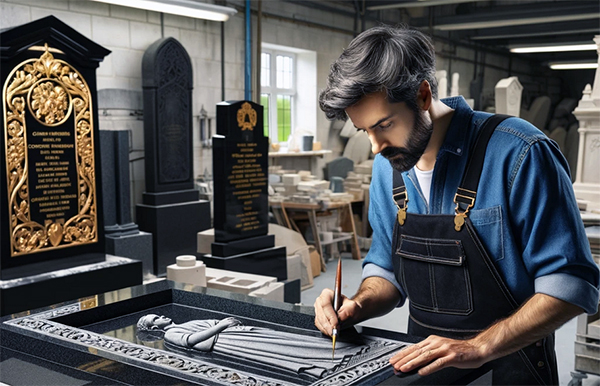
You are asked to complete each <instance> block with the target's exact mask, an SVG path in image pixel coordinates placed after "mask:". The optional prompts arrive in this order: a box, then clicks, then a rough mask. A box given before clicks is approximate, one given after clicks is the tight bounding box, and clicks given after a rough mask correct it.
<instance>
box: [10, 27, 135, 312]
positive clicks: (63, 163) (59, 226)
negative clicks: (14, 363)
mask: <svg viewBox="0 0 600 386" xmlns="http://www.w3.org/2000/svg"><path fill="white" fill-rule="evenodd" d="M0 46H1V47H0V56H1V66H0V73H1V82H2V85H3V93H2V104H3V109H2V111H3V113H2V116H1V118H0V119H1V121H0V122H1V124H2V127H3V130H4V135H2V136H0V159H1V160H2V167H1V168H0V169H1V171H0V218H1V221H0V291H1V292H0V293H1V294H2V300H1V302H2V303H3V304H2V313H3V314H4V313H6V312H9V311H13V312H14V311H15V309H14V308H13V309H11V310H9V309H7V308H6V304H7V303H11V302H12V301H13V300H15V299H19V302H15V304H16V307H17V308H19V307H21V309H28V308H30V306H31V304H37V305H44V304H49V303H43V304H40V303H39V299H33V298H32V297H34V296H35V295H36V294H35V293H34V292H33V291H32V290H31V288H33V287H30V286H31V285H33V284H35V286H36V287H35V288H37V290H38V291H44V292H46V293H53V292H55V293H57V294H58V292H59V291H54V290H55V289H56V286H60V283H61V280H48V277H47V276H48V275H50V276H52V277H69V279H68V280H71V282H70V283H71V284H73V285H76V286H77V287H76V288H73V289H72V291H70V292H69V293H66V294H65V293H63V294H62V295H61V296H63V295H64V296H68V297H67V298H64V297H58V295H57V296H54V297H52V296H48V295H46V294H44V298H45V299H46V300H47V301H48V302H57V301H62V300H67V299H71V298H75V297H78V296H85V295H89V294H91V293H95V292H97V291H107V290H112V289H116V288H121V287H116V286H115V285H116V284H115V283H117V282H119V280H114V281H108V280H105V283H104V284H101V283H100V284H99V285H97V284H98V283H96V284H92V283H90V282H85V280H83V279H82V278H83V276H81V275H80V274H81V272H82V271H86V272H88V273H89V271H90V270H92V271H94V272H96V273H100V272H101V271H102V268H101V265H102V264H103V263H104V262H105V260H106V256H105V254H104V253H105V247H104V220H103V216H102V189H101V184H99V183H98V181H99V177H100V147H99V136H98V125H97V122H98V112H97V108H96V68H97V67H98V64H99V63H100V62H101V61H102V60H103V58H104V57H105V56H106V55H108V54H109V53H110V51H108V50H106V49H105V48H103V47H101V46H99V45H98V44H96V43H94V42H93V41H91V40H89V39H88V38H86V37H85V36H83V35H81V34H79V33H78V32H77V31H75V30H74V29H72V28H71V27H69V26H67V25H66V24H64V23H63V22H61V21H60V20H58V19H57V18H55V17H53V16H48V17H46V18H43V19H40V20H37V21H33V22H31V23H28V24H24V25H21V26H18V27H14V28H10V29H7V30H4V31H2V32H1V33H0ZM98 264H99V265H98ZM135 265H136V266H137V267H138V268H139V276H138V277H135V276H136V275H133V276H131V277H130V278H129V279H127V280H125V281H123V282H121V284H125V285H134V284H139V283H141V264H139V263H137V262H136V263H135ZM84 266H86V267H87V268H82V267H84ZM90 266H93V267H92V268H90ZM59 270H63V271H62V272H60V273H58V271H59ZM113 274H114V272H113ZM117 274H118V273H117ZM36 275H37V276H36ZM52 283H54V284H52ZM28 286H29V287H28ZM5 296H6V297H9V296H10V299H8V298H5ZM32 302H33V303H32Z"/></svg>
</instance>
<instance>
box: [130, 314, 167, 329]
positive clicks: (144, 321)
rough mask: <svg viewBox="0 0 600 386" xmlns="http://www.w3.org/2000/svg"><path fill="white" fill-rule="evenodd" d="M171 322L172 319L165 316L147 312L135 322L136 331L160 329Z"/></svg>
mask: <svg viewBox="0 0 600 386" xmlns="http://www.w3.org/2000/svg"><path fill="white" fill-rule="evenodd" d="M171 324H173V321H172V320H171V319H169V318H167V317H165V316H162V315H160V316H159V315H156V314H148V315H144V316H142V317H141V318H140V319H139V320H138V322H137V329H138V331H152V330H162V329H164V328H165V327H167V326H170V325H171Z"/></svg>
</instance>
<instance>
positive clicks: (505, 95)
mask: <svg viewBox="0 0 600 386" xmlns="http://www.w3.org/2000/svg"><path fill="white" fill-rule="evenodd" d="M495 91H496V114H508V115H512V116H513V117H518V116H519V114H520V113H521V94H522V93H523V86H521V82H519V78H517V77H516V76H511V77H508V78H504V79H501V80H500V81H499V82H498V83H496V89H495Z"/></svg>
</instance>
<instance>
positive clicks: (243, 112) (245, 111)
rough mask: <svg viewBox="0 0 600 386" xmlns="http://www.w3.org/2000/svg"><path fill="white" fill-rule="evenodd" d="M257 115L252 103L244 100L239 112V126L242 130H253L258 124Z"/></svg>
mask: <svg viewBox="0 0 600 386" xmlns="http://www.w3.org/2000/svg"><path fill="white" fill-rule="evenodd" d="M256 117H257V115H256V110H254V109H253V108H252V105H251V104H250V103H248V102H244V103H243V104H242V108H241V109H239V110H238V112H237V121H238V126H239V127H241V128H242V131H244V130H252V129H254V126H256V119H257V118H256ZM246 118H247V119H248V120H246Z"/></svg>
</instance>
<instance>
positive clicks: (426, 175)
mask: <svg viewBox="0 0 600 386" xmlns="http://www.w3.org/2000/svg"><path fill="white" fill-rule="evenodd" d="M415 174H416V175H417V180H418V181H419V186H421V191H422V192H423V196H425V202H426V203H427V205H429V193H430V192H431V177H433V169H431V170H427V171H422V170H419V168H418V167H416V166H415Z"/></svg>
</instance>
